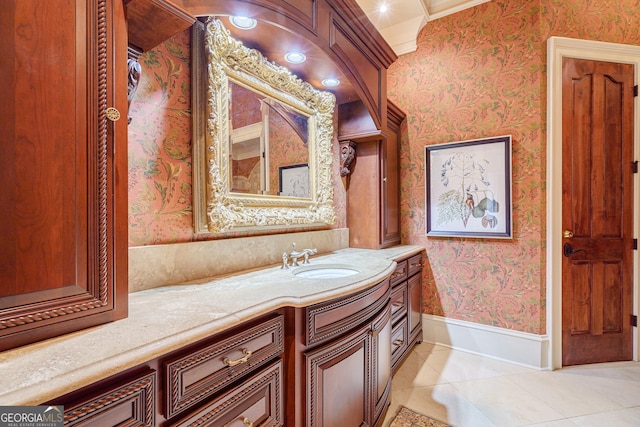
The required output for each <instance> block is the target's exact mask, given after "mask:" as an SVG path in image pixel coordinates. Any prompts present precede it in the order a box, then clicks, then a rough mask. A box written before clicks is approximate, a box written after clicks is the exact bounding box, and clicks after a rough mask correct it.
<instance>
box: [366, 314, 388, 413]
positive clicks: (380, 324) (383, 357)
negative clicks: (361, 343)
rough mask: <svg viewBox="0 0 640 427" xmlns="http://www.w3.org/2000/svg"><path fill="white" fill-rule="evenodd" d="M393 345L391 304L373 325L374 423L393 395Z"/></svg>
mask: <svg viewBox="0 0 640 427" xmlns="http://www.w3.org/2000/svg"><path fill="white" fill-rule="evenodd" d="M391 346H392V344H391V307H390V306H389V307H388V308H386V309H385V310H383V311H382V312H380V314H379V315H378V317H376V318H375V319H374V321H373V324H372V327H371V348H372V350H373V351H372V356H373V359H372V361H371V368H372V372H373V376H372V379H373V384H372V392H373V393H374V395H373V402H372V403H373V414H372V419H373V420H374V425H377V421H378V420H379V418H380V416H381V415H382V413H383V412H384V410H385V409H386V407H387V405H388V404H389V399H390V397H391V394H390V393H391V350H392V348H391Z"/></svg>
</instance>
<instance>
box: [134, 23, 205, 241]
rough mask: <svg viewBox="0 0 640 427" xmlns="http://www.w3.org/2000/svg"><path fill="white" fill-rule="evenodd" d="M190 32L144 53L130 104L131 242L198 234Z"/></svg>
mask: <svg viewBox="0 0 640 427" xmlns="http://www.w3.org/2000/svg"><path fill="white" fill-rule="evenodd" d="M189 34H190V33H189V31H185V32H184V33H181V34H179V35H177V36H176V37H174V38H172V39H170V40H169V41H167V42H166V43H164V44H163V45H161V46H159V47H158V48H156V49H153V50H150V51H149V52H146V53H144V54H143V55H141V56H140V58H139V62H140V65H141V67H142V74H141V77H140V83H139V85H138V90H137V92H136V94H135V96H134V98H133V100H132V102H131V106H130V109H129V115H130V116H131V117H132V121H131V123H130V124H129V156H128V157H129V245H130V246H135V245H151V244H158V243H169V242H180V241H189V240H191V239H192V238H193V232H192V225H191V224H192V218H193V217H192V214H191V206H192V203H191V79H190V72H191V71H190V67H189V62H190V52H189V50H190V38H189Z"/></svg>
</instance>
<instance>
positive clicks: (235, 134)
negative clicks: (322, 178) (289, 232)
mask: <svg viewBox="0 0 640 427" xmlns="http://www.w3.org/2000/svg"><path fill="white" fill-rule="evenodd" d="M229 95H230V96H229V100H230V102H229V111H230V113H229V118H230V122H229V126H230V128H231V129H230V132H231V136H230V153H231V154H230V156H231V182H230V184H231V188H230V191H231V192H232V193H248V194H269V195H272V196H290V197H303V198H309V168H308V164H309V151H308V144H307V140H308V121H309V117H308V116H307V115H305V114H303V113H299V112H297V111H295V110H293V109H292V108H291V107H290V106H287V105H286V104H283V103H282V102H279V101H277V100H275V99H273V98H270V97H268V96H262V95H260V94H258V93H256V92H254V91H253V90H251V89H250V88H246V87H244V86H242V85H241V84H239V83H235V82H233V80H232V79H230V81H229Z"/></svg>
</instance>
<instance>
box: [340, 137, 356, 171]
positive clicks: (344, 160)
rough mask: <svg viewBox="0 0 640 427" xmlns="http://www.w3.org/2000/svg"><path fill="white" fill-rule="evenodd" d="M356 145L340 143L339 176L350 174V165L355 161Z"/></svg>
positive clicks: (350, 142)
mask: <svg viewBox="0 0 640 427" xmlns="http://www.w3.org/2000/svg"><path fill="white" fill-rule="evenodd" d="M357 145H358V144H356V143H355V142H353V141H342V142H340V176H349V175H350V174H351V169H349V168H350V167H351V164H352V163H353V162H354V161H355V160H356V146H357Z"/></svg>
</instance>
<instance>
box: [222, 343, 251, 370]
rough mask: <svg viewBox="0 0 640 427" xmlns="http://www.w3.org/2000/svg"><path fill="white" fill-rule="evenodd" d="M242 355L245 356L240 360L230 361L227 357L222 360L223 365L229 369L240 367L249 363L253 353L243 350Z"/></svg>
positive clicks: (246, 349)
mask: <svg viewBox="0 0 640 427" xmlns="http://www.w3.org/2000/svg"><path fill="white" fill-rule="evenodd" d="M242 353H243V354H244V356H242V357H241V358H240V359H237V360H230V359H229V358H228V357H225V358H224V359H223V360H222V363H224V364H225V365H227V366H229V367H232V366H236V365H239V364H241V363H247V361H248V360H249V358H250V357H251V354H252V352H251V350H249V349H248V348H245V349H242Z"/></svg>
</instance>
